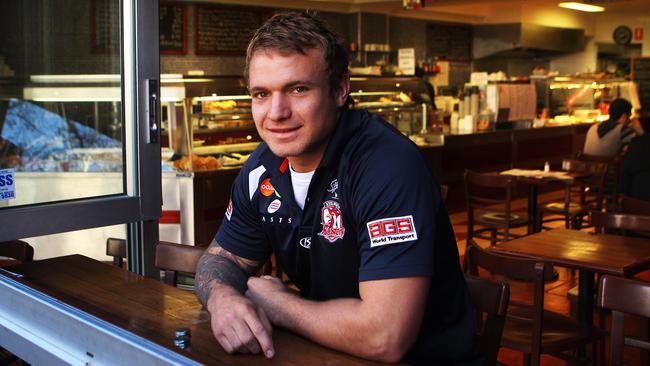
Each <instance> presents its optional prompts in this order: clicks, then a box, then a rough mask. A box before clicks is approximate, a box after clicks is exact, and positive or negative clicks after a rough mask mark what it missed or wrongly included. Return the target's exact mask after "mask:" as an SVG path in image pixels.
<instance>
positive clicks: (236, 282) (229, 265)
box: [195, 241, 264, 305]
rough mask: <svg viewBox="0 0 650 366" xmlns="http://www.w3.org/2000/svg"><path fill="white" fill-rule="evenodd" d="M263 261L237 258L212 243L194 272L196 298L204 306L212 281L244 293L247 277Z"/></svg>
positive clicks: (208, 296) (215, 243) (214, 242)
mask: <svg viewBox="0 0 650 366" xmlns="http://www.w3.org/2000/svg"><path fill="white" fill-rule="evenodd" d="M263 263H264V261H254V260H250V259H245V258H241V257H238V256H236V255H234V254H232V253H230V252H228V251H227V250H225V249H223V248H222V247H221V246H219V244H218V243H217V242H216V241H212V243H210V246H209V247H208V249H207V250H206V251H205V253H203V256H201V259H199V263H198V266H197V270H196V287H195V292H196V296H197V297H198V298H199V300H200V301H201V303H203V305H206V304H207V302H208V299H209V298H210V291H211V290H212V283H213V282H212V281H213V280H214V281H216V282H218V283H223V284H226V285H230V286H232V287H234V288H235V289H237V290H238V291H239V292H241V293H244V292H245V291H246V281H247V280H248V277H249V276H251V275H253V274H255V272H257V270H258V269H259V268H260V267H261V266H262V264H263Z"/></svg>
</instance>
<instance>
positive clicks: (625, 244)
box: [489, 229, 650, 330]
mask: <svg viewBox="0 0 650 366" xmlns="http://www.w3.org/2000/svg"><path fill="white" fill-rule="evenodd" d="M489 250H494V251H497V252H499V253H507V254H511V255H517V256H521V257H527V258H531V259H534V260H539V261H543V262H548V263H552V264H554V265H558V266H561V267H566V268H573V269H577V270H579V271H580V279H579V292H578V320H579V321H580V323H581V324H582V325H583V327H584V328H583V329H585V330H586V329H589V328H591V326H592V325H593V307H594V273H599V274H610V275H614V276H621V277H631V276H634V275H635V274H637V273H639V272H642V271H645V270H648V269H650V240H649V239H642V238H632V237H626V236H621V235H609V234H594V233H592V232H586V231H579V230H568V229H553V230H548V231H542V232H539V233H535V234H531V235H528V236H524V237H521V238H517V239H514V240H511V241H508V242H504V243H500V244H499V245H497V246H495V247H492V248H490V249H489Z"/></svg>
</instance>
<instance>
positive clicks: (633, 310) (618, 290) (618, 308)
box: [597, 275, 650, 366]
mask: <svg viewBox="0 0 650 366" xmlns="http://www.w3.org/2000/svg"><path fill="white" fill-rule="evenodd" d="M597 301H598V305H599V306H600V307H602V308H605V309H610V310H612V329H611V334H612V338H611V342H610V347H611V352H610V362H609V364H610V365H613V366H619V365H621V366H622V365H623V348H624V346H626V345H627V346H632V347H637V348H641V349H645V350H650V343H649V342H647V341H645V340H642V339H636V338H632V337H630V336H627V337H626V336H625V334H624V333H623V328H624V318H625V314H632V315H636V316H641V317H644V318H650V283H648V282H641V281H637V280H631V279H626V278H622V277H615V276H609V275H606V276H603V277H602V278H601V279H600V283H599V285H598V300H597ZM644 321H647V320H644Z"/></svg>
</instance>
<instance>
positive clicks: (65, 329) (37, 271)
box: [0, 255, 381, 366]
mask: <svg viewBox="0 0 650 366" xmlns="http://www.w3.org/2000/svg"><path fill="white" fill-rule="evenodd" d="M12 291H13V293H12ZM23 295H25V296H23ZM23 300H25V301H23ZM32 307H34V308H33V309H32ZM53 308H56V309H55V310H51V309H53ZM35 311H37V312H35ZM51 311H53V312H51ZM59 313H61V314H63V315H61V314H59ZM34 316H36V318H34ZM62 316H67V317H69V319H68V320H65V319H62ZM57 322H60V323H61V324H60V325H59V324H58V323H57ZM182 328H186V329H188V330H189V332H190V338H189V344H188V345H189V347H187V348H184V349H181V348H179V347H177V345H175V342H174V338H175V331H176V330H178V329H182ZM12 332H13V333H12ZM40 333H43V334H40ZM96 333H98V334H99V335H97V336H96ZM107 334H109V335H111V336H110V337H109V336H107ZM12 337H13V338H12ZM96 337H99V338H96ZM102 337H106V338H102ZM48 339H49V341H48ZM57 342H58V343H57ZM273 343H274V347H275V356H274V357H273V358H272V359H266V358H265V357H264V356H262V355H251V354H237V355H230V354H228V353H226V352H225V351H224V350H223V349H222V348H221V346H220V345H219V344H218V343H217V341H216V340H215V338H214V336H213V334H212V331H211V326H210V317H209V314H208V313H207V311H205V310H203V309H202V306H201V304H200V303H199V302H198V300H197V299H196V296H195V295H194V294H193V293H192V292H189V291H186V290H182V289H179V288H176V287H173V286H169V285H166V284H163V283H161V282H158V281H155V280H153V279H150V278H145V277H143V276H140V275H138V274H135V273H132V272H127V271H123V270H120V269H119V268H117V267H114V266H110V265H107V264H104V263H101V262H99V261H96V260H93V259H91V258H88V257H84V256H81V255H70V256H64V257H57V258H51V259H45V260H38V261H34V262H29V263H24V264H19V265H15V266H11V267H7V268H4V269H0V346H2V347H4V348H7V349H8V350H9V351H12V348H13V349H14V350H21V349H22V352H23V354H20V353H19V352H14V353H16V354H17V355H18V356H23V355H24V354H25V352H29V354H31V356H30V357H31V358H30V357H28V359H27V361H28V362H30V363H32V362H34V361H36V362H34V363H36V364H39V362H38V361H39V360H40V361H43V360H46V361H47V362H46V363H47V364H49V365H58V364H70V363H72V364H79V365H84V364H93V365H102V364H156V365H168V364H184V365H197V364H206V365H242V366H243V365H246V366H250V365H253V366H254V365H341V366H346V365H350V366H352V365H380V364H381V363H378V362H372V361H368V360H364V359H360V358H357V357H354V356H351V355H347V354H344V353H341V352H338V351H335V350H331V349H328V348H326V347H323V346H320V345H318V344H316V343H314V342H312V341H310V340H307V339H305V338H303V337H301V336H298V335H296V334H294V333H292V332H289V331H287V330H284V329H279V328H274V329H273ZM43 350H45V351H43ZM39 357H40V358H39ZM30 359H31V361H30ZM61 360H63V361H61ZM71 360H72V361H75V362H70V361H71ZM59 361H61V362H59Z"/></svg>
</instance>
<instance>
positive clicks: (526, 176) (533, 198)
mask: <svg viewBox="0 0 650 366" xmlns="http://www.w3.org/2000/svg"><path fill="white" fill-rule="evenodd" d="M499 174H502V175H508V176H511V177H513V178H515V179H516V181H517V183H524V184H526V185H527V186H528V217H529V218H532V219H533V220H532V222H531V223H529V224H528V234H531V233H536V232H539V231H540V230H541V229H542V228H541V224H540V227H538V226H537V223H538V221H539V219H538V215H539V210H538V209H537V196H538V194H539V186H540V185H546V184H556V185H557V184H560V185H562V186H563V187H564V188H566V187H568V186H570V185H571V184H573V182H574V181H575V179H576V178H578V177H581V176H584V175H579V174H576V173H569V172H565V171H548V172H545V171H543V170H534V169H509V170H504V171H501V172H499ZM565 191H566V190H565ZM565 194H567V193H566V192H565Z"/></svg>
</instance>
